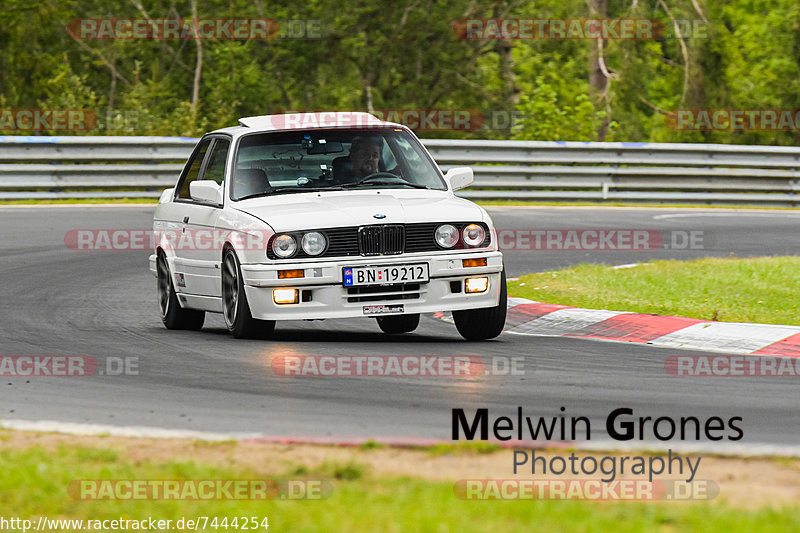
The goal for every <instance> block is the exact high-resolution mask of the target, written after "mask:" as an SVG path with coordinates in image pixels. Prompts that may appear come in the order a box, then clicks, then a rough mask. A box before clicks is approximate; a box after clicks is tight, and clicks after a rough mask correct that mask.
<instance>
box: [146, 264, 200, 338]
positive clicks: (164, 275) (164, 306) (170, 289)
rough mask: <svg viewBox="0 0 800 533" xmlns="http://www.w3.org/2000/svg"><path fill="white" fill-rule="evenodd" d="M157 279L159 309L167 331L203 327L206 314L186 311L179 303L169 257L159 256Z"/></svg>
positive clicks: (191, 310)
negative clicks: (168, 261) (173, 283)
mask: <svg viewBox="0 0 800 533" xmlns="http://www.w3.org/2000/svg"><path fill="white" fill-rule="evenodd" d="M156 279H157V283H158V307H159V310H160V311H161V322H163V323H164V326H166V328H167V329H191V330H197V329H200V328H202V327H203V322H204V321H205V318H206V314H205V312H203V311H196V310H194V309H184V308H182V307H181V304H180V303H179V302H178V297H177V296H176V294H175V287H174V286H173V285H172V276H171V275H170V273H169V265H168V264H167V256H165V255H164V254H163V253H160V254H158V258H157V259H156Z"/></svg>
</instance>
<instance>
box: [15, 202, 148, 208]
mask: <svg viewBox="0 0 800 533" xmlns="http://www.w3.org/2000/svg"><path fill="white" fill-rule="evenodd" d="M156 206H158V204H157V203H155V202H153V203H151V204H19V205H11V204H9V205H4V204H0V209H53V208H58V209H67V208H74V209H83V208H84V207H156Z"/></svg>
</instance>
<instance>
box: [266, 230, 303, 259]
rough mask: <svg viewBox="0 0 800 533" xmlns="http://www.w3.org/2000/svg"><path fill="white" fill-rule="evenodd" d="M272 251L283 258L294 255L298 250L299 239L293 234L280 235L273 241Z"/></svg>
mask: <svg viewBox="0 0 800 533" xmlns="http://www.w3.org/2000/svg"><path fill="white" fill-rule="evenodd" d="M272 251H273V252H275V255H277V256H278V257H280V258H281V259H286V258H287V257H292V256H293V255H294V253H295V252H296V251H297V241H296V240H295V238H294V237H292V236H291V235H286V234H283V235H278V236H277V237H275V240H274V241H272Z"/></svg>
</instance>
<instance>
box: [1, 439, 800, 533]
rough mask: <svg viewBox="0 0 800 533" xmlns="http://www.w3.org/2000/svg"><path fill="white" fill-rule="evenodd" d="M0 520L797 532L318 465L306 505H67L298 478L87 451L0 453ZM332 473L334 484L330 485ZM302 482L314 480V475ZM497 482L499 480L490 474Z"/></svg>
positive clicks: (758, 521)
mask: <svg viewBox="0 0 800 533" xmlns="http://www.w3.org/2000/svg"><path fill="white" fill-rule="evenodd" d="M0 468H2V471H3V476H1V477H0V502H1V505H2V507H1V509H2V514H3V515H5V516H19V517H23V518H38V516H46V517H48V518H51V519H54V518H75V519H80V518H82V519H100V520H104V519H114V518H119V517H123V518H130V519H142V518H146V517H153V518H157V519H173V520H175V519H177V518H179V517H181V516H185V517H197V516H210V517H214V516H217V517H219V518H220V519H222V518H223V517H226V516H227V517H228V518H229V520H230V519H231V518H233V517H234V516H259V517H263V516H267V517H268V519H269V524H270V526H271V527H270V530H271V531H272V530H274V531H298V532H312V531H326V532H327V531H348V532H361V531H363V532H372V531H385V532H406V531H437V532H438V531H445V532H451V531H452V532H456V531H471V532H472V531H492V532H494V531H510V532H517V531H519V532H523V531H525V532H527V531H531V530H532V529H531V528H532V527H534V524H535V530H536V531H545V532H546V531H559V532H560V531H569V532H605V531H609V532H639V531H663V532H671V531H708V532H724V533H730V532H732V531H767V532H772V531H774V532H783V531H790V530H792V529H793V528H794V527H796V517H797V513H798V511H800V508H785V509H781V510H768V509H760V510H754V511H744V510H738V509H734V508H732V507H730V506H728V505H726V504H725V503H724V502H717V503H713V502H712V503H700V504H686V503H676V502H671V503H644V502H613V503H610V502H605V503H596V502H585V501H562V502H559V501H506V502H496V501H495V502H493V501H464V500H460V499H457V498H456V497H455V496H454V491H453V483H447V482H427V481H423V480H419V479H413V478H407V477H399V478H386V479H384V478H374V477H370V476H369V475H367V474H366V473H365V471H364V469H363V468H362V467H359V466H354V465H344V468H343V465H324V466H323V467H322V469H321V472H327V473H328V474H331V475H330V478H329V479H330V482H331V484H332V487H333V490H332V492H331V495H330V497H329V498H327V499H324V500H311V501H268V502H263V501H224V500H217V501H204V502H193V501H151V500H117V501H81V500H75V499H72V498H70V497H69V496H68V494H67V490H66V487H67V485H68V484H69V482H70V481H72V480H76V479H263V478H268V477H283V476H286V475H289V476H291V475H304V474H306V472H296V470H297V469H294V470H295V471H292V470H290V471H288V472H268V471H241V470H235V469H232V468H224V467H223V468H220V467H218V466H216V467H211V466H208V465H202V464H195V463H193V462H191V461H188V460H186V461H181V462H173V461H161V462H160V461H152V462H151V461H144V462H138V463H136V464H134V463H131V462H130V461H128V460H126V458H125V457H121V456H119V454H118V453H116V452H110V451H108V450H103V449H96V448H86V447H75V448H73V447H69V448H68V447H63V446H62V447H58V448H57V449H56V450H55V451H46V450H44V449H42V448H39V447H33V448H29V449H15V448H2V449H0ZM337 473H339V474H340V475H338V476H337V475H336V474H337ZM311 474H314V473H313V472H312V473H311ZM498 477H502V476H501V473H498Z"/></svg>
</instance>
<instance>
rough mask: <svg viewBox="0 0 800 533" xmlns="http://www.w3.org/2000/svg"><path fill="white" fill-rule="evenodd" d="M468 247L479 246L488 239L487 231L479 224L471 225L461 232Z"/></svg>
mask: <svg viewBox="0 0 800 533" xmlns="http://www.w3.org/2000/svg"><path fill="white" fill-rule="evenodd" d="M461 234H462V235H463V236H464V243H465V244H466V245H467V246H473V247H474V246H479V245H480V244H481V243H483V239H485V238H486V230H484V229H483V228H482V227H481V226H479V225H477V224H470V225H469V226H467V227H466V228H464V231H462V232H461Z"/></svg>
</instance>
